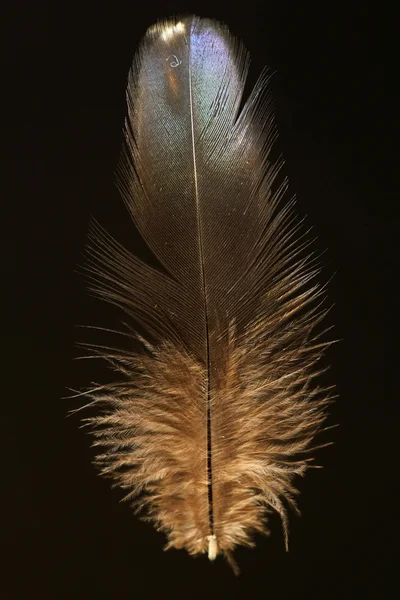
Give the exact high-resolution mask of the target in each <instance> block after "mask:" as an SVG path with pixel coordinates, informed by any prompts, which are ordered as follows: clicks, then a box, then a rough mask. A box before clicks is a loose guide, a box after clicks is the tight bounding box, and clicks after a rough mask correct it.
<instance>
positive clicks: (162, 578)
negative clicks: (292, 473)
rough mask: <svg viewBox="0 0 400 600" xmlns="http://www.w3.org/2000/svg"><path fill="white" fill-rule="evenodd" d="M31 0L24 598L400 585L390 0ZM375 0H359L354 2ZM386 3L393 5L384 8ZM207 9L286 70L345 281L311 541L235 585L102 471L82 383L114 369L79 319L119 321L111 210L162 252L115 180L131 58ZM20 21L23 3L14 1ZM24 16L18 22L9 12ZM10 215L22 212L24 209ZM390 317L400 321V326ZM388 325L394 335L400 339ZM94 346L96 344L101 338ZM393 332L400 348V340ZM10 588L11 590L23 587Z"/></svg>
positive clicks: (332, 265)
mask: <svg viewBox="0 0 400 600" xmlns="http://www.w3.org/2000/svg"><path fill="white" fill-rule="evenodd" d="M345 4H346V5H344V4H343V6H341V5H339V6H338V5H337V3H329V2H328V3H315V4H314V3H297V2H296V3H295V2H293V3H292V2H287V1H280V2H275V3H268V2H260V3H259V4H253V5H252V4H249V3H245V2H244V3H241V5H238V6H237V8H235V7H234V3H227V4H226V6H224V4H223V3H217V2H214V3H210V4H209V5H206V4H205V3H204V2H202V3H199V2H189V1H187V2H171V3H165V4H164V3H158V4H157V3H155V2H140V3H139V2H123V1H121V0H115V1H114V2H104V3H103V4H102V3H101V2H98V3H97V2H96V3H94V2H83V3H77V2H64V1H61V2H57V3H53V7H52V8H51V10H49V9H48V8H46V6H45V4H44V3H40V2H39V3H34V2H32V3H29V2H28V1H26V2H14V3H13V6H12V7H11V9H9V12H10V15H8V14H7V15H5V16H4V19H3V27H4V28H5V35H3V37H2V45H3V46H4V50H2V53H1V56H0V60H1V68H2V78H1V79H2V83H3V86H2V92H1V94H2V99H3V101H5V108H3V111H2V126H3V131H2V142H3V143H2V146H3V151H4V153H3V156H2V162H1V166H2V167H4V174H3V177H2V186H1V187H2V207H3V211H5V215H6V219H4V220H3V222H4V225H5V227H4V233H3V237H2V241H3V242H5V249H4V251H3V253H2V264H1V266H2V281H4V288H3V293H2V299H3V300H5V303H6V304H5V309H4V310H3V326H2V349H3V356H4V358H3V361H2V365H3V366H4V372H3V381H4V386H3V399H2V411H1V412H2V441H4V449H3V452H2V473H3V477H2V480H3V489H4V490H5V496H6V497H7V498H8V499H9V500H10V502H9V504H8V505H7V508H6V509H5V510H4V511H3V519H2V526H1V529H2V532H3V535H2V538H3V539H4V542H3V550H4V551H5V552H6V553H7V555H8V557H9V558H10V559H11V563H10V566H7V570H6V579H3V587H4V586H5V590H3V591H4V594H2V597H4V598H28V597H31V596H36V595H37V597H39V598H54V599H56V598H57V599H58V598H103V597H104V598H123V597H124V598H125V597H132V598H133V597H138V598H141V597H145V598H158V597H163V598H177V599H180V598H214V597H215V598H217V597H219V598H229V599H232V598H248V597H252V595H255V594H257V596H258V597H266V598H267V597H272V596H279V598H281V599H282V600H283V599H286V598H295V597H296V598H307V599H311V598H358V597H360V598H361V597H364V595H366V593H367V592H368V591H371V590H372V591H376V592H379V597H381V598H387V597H388V591H387V590H388V589H389V588H388V586H389V582H390V580H391V579H393V576H394V573H393V569H394V545H395V544H394V537H395V534H394V524H395V523H396V521H397V505H396V504H395V502H394V488H395V484H396V482H397V484H398V468H397V466H396V462H395V460H394V459H395V457H396V454H397V442H396V416H395V410H396V405H397V402H396V397H395V396H394V395H391V394H390V393H389V390H388V387H387V386H388V379H389V377H388V375H387V374H385V372H386V373H388V371H389V369H388V368H385V365H387V364H388V363H389V353H390V354H392V349H391V348H390V339H392V337H394V334H393V336H392V334H391V331H392V328H393V327H394V325H395V319H393V317H390V314H394V313H390V310H389V308H386V306H387V300H386V295H387V296H389V294H387V290H388V289H390V288H391V287H392V288H393V290H394V284H393V285H392V286H391V284H389V283H388V282H386V280H385V272H386V273H389V272H390V273H392V278H393V277H395V270H394V268H393V266H392V265H390V264H389V263H390V261H391V260H393V259H392V256H393V254H392V253H390V252H389V249H388V248H387V249H385V246H387V240H388V239H389V238H391V239H395V237H394V238H393V236H392V235H390V234H389V228H390V226H391V225H392V224H393V223H394V224H395V223H396V221H395V217H394V215H393V212H392V206H391V205H392V203H393V201H394V199H395V194H396V192H394V191H392V190H395V189H396V188H395V186H394V183H395V181H394V180H395V144H394V135H393V134H392V132H393V129H394V127H395V125H396V123H395V112H396V111H397V108H396V95H395V85H396V77H395V58H394V40H395V35H394V32H395V29H394V27H393V26H392V22H393V21H394V19H393V18H392V17H391V15H390V14H384V10H383V9H382V14H380V12H379V10H378V9H377V8H376V7H373V6H372V5H370V4H369V3H367V4H368V6H364V4H361V3H360V4H359V5H358V4H357V6H355V5H354V6H352V5H351V4H352V3H350V4H347V3H345ZM353 4H356V3H353ZM372 4H373V3H372ZM182 12H184V13H191V12H194V13H196V14H198V15H200V16H208V17H215V18H218V19H220V20H222V21H224V22H226V23H227V24H228V26H229V27H230V28H231V31H232V32H233V33H234V34H236V35H237V36H238V37H240V38H241V39H242V40H243V41H244V43H245V45H246V46H247V48H248V50H249V51H250V53H251V58H252V64H251V72H250V79H249V83H250V85H249V87H250V86H251V85H253V84H254V82H255V81H256V79H257V75H258V74H259V72H260V70H261V69H262V67H263V66H264V65H265V64H268V65H269V66H270V67H271V68H272V69H273V70H276V74H275V75H274V77H273V81H272V88H273V96H274V99H275V106H276V117H277V122H278V127H279V131H280V139H279V142H278V146H279V150H280V151H282V152H283V153H284V156H285V158H286V163H287V164H286V173H287V174H288V175H289V177H290V181H291V189H292V191H293V192H296V193H297V198H298V210H299V213H300V214H301V215H305V214H307V215H308V222H309V223H310V224H312V225H313V226H314V231H315V233H316V234H317V236H318V239H319V242H318V244H319V247H320V248H321V249H326V253H325V255H324V258H323V261H324V276H325V277H326V278H330V277H331V276H332V275H333V274H334V273H336V275H335V277H334V279H333V280H332V282H331V283H330V285H329V300H330V302H331V303H335V307H334V309H333V310H332V312H331V314H330V316H329V317H328V321H329V323H334V324H335V331H334V334H333V335H334V336H335V337H336V338H341V339H342V341H341V342H340V343H339V344H338V345H336V346H335V347H334V348H332V350H331V351H330V352H329V355H328V359H329V362H331V364H332V369H331V371H330V374H329V376H328V381H330V382H335V383H336V384H337V388H338V394H339V399H338V400H337V403H336V405H335V406H334V407H333V408H332V410H331V417H330V424H333V423H339V424H340V426H339V428H337V429H335V430H333V432H332V433H331V436H330V437H331V438H332V439H333V440H334V442H335V444H334V445H333V446H331V447H329V448H327V449H324V450H322V451H321V452H320V453H319V455H318V461H319V463H320V464H322V465H324V469H322V470H313V471H311V472H309V474H307V476H306V479H305V480H304V481H302V482H300V484H299V485H300V488H301V491H302V496H301V499H300V508H301V510H302V513H303V516H302V518H301V519H298V518H296V517H295V516H294V515H292V516H291V538H290V552H289V553H288V554H286V553H285V551H284V547H283V539H282V535H281V531H280V526H279V523H278V519H275V520H274V521H273V535H272V537H271V538H270V539H258V540H257V549H256V550H252V551H251V550H240V551H239V552H238V555H237V557H238V560H239V563H240V566H241V569H242V574H241V576H240V577H239V578H235V577H234V576H233V575H232V574H231V572H230V570H229V568H228V567H227V566H226V565H225V564H224V562H223V561H222V560H218V561H217V562H216V564H213V565H210V564H209V563H208V561H207V559H205V558H204V559H198V560H194V559H192V558H190V557H189V556H188V555H187V554H186V553H185V552H177V551H169V552H163V551H162V547H163V544H164V539H163V536H162V535H161V534H158V533H157V532H156V531H155V530H154V529H153V528H152V526H150V525H148V524H145V523H142V522H140V521H138V520H137V519H136V517H134V516H133V514H132V512H131V510H130V508H129V506H128V505H126V504H121V503H119V499H120V498H121V497H122V493H121V492H120V491H119V490H111V489H110V485H109V482H108V481H106V480H102V479H100V478H99V477H98V476H97V475H96V473H95V470H94V468H93V467H92V465H91V460H92V458H93V451H92V449H91V448H90V443H91V440H90V438H89V437H88V436H87V435H86V434H85V432H84V430H82V429H79V424H80V422H79V418H78V416H75V417H71V418H67V419H66V418H65V416H66V413H67V411H68V409H69V408H73V407H76V406H77V403H76V402H75V403H74V401H71V400H61V397H62V396H64V395H66V394H67V393H68V390H67V387H72V388H79V387H80V386H83V385H85V384H87V383H88V382H90V380H91V379H92V378H93V379H96V378H101V377H103V378H104V377H107V375H104V368H103V367H102V366H100V365H89V364H88V363H86V362H84V361H81V362H79V361H78V362H77V361H73V358H74V357H75V356H77V355H78V354H79V352H80V351H79V350H78V349H77V348H76V345H75V344H76V342H77V341H83V340H84V339H88V334H87V333H86V332H85V330H83V331H82V330H81V329H80V328H78V327H77V326H78V325H79V324H97V325H109V326H112V325H114V326H117V325H118V319H119V315H118V314H116V313H114V312H113V311H112V310H111V309H110V308H108V307H106V306H104V305H103V304H101V303H100V302H96V301H94V300H93V299H91V298H90V297H89V296H88V294H87V293H86V292H85V287H84V281H83V278H82V277H81V276H80V275H79V274H77V272H76V271H77V269H78V265H80V264H82V262H83V253H84V246H85V239H86V233H87V228H88V221H89V218H90V215H94V216H96V217H97V218H98V219H99V220H100V222H101V223H102V224H103V225H104V226H106V227H107V229H108V230H109V231H110V232H111V233H113V234H114V235H116V236H117V237H119V239H121V240H122V241H123V242H124V243H127V245H129V247H130V248H131V249H132V250H134V251H136V252H138V253H139V254H140V255H141V253H144V252H145V249H144V247H143V243H142V242H141V241H140V239H139V238H138V236H137V233H136V232H135V230H134V229H133V228H132V226H131V224H130V223H129V221H128V217H127V215H126V213H125V211H124V208H123V207H122V202H121V201H120V199H119V196H118V192H117V191H116V189H115V187H114V171H115V168H116V164H117V160H118V155H119V151H120V147H121V143H122V134H121V128H122V124H123V119H124V115H125V96H124V94H125V84H126V77H127V73H128V69H129V67H130V63H131V59H132V56H133V54H134V52H135V50H136V48H137V46H138V43H139V40H140V38H141V36H142V35H143V34H144V32H145V30H146V29H147V27H148V26H150V25H151V24H152V23H154V22H155V21H156V20H157V19H158V18H160V17H168V16H171V15H173V14H180V13H182ZM11 13H12V14H11ZM9 16H10V17H11V18H10V19H9V18H8V17H9ZM3 214H4V213H3ZM384 323H385V326H384ZM385 328H386V331H388V339H387V340H386V343H384V339H383V331H384V329H385ZM90 341H93V336H92V335H91V337H90ZM393 345H394V344H393ZM5 582H6V583H5Z"/></svg>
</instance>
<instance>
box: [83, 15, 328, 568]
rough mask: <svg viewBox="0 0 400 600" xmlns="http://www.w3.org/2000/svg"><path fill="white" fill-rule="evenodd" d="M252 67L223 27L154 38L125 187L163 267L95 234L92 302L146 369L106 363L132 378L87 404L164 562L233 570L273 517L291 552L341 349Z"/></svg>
mask: <svg viewBox="0 0 400 600" xmlns="http://www.w3.org/2000/svg"><path fill="white" fill-rule="evenodd" d="M248 64H249V61H248V56H247V53H246V51H245V49H244V48H243V46H242V45H241V44H240V43H239V42H237V41H236V40H235V39H234V38H233V37H231V35H230V33H229V31H228V30H227V28H226V27H225V26H224V25H222V24H220V23H218V22H215V21H212V20H206V19H199V18H197V17H188V18H184V19H182V20H175V21H174V20H171V21H167V22H163V23H159V24H157V25H155V26H154V27H152V28H151V29H150V30H149V31H148V32H147V34H146V36H145V39H144V41H143V43H142V46H141V48H140V51H139V53H138V54H137V56H136V59H135V61H134V65H133V68H132V71H131V73H130V76H129V84H128V90H127V105H128V116H127V119H126V125H125V148H124V152H123V156H122V159H121V166H120V170H119V186H120V189H121V192H122V196H123V198H124V201H125V204H126V207H127V209H128V211H129V213H130V216H131V217H132V219H133V221H134V223H135V225H136V227H137V229H138V230H139V232H140V234H141V236H142V237H143V239H144V240H145V242H146V244H147V245H148V247H149V248H150V250H151V251H152V253H153V254H154V256H155V257H156V259H157V260H158V262H159V265H160V266H159V268H155V267H153V266H150V265H149V264H147V263H145V262H143V261H142V260H140V259H139V258H137V257H136V256H135V255H133V254H131V253H130V252H129V251H127V250H126V249H125V248H124V247H122V246H121V245H120V244H119V243H118V242H117V241H116V240H114V239H113V238H112V237H111V236H110V235H109V234H108V233H106V231H105V230H104V229H102V227H100V226H99V225H98V224H96V223H95V224H93V226H92V229H91V232H90V242H89V263H88V269H89V271H90V274H91V284H90V285H91V289H92V290H94V291H95V292H96V294H98V295H99V296H100V297H102V298H103V299H105V300H106V301H108V302H111V303H113V304H115V305H117V306H119V307H120V308H121V309H122V310H123V311H124V312H125V313H126V314H127V315H128V316H129V318H130V319H131V320H132V322H134V323H136V327H139V329H140V330H143V331H145V332H146V333H145V334H144V335H143V336H142V337H140V336H139V335H136V338H138V339H140V340H141V342H142V345H143V346H142V347H143V350H142V351H141V352H133V350H132V351H129V350H120V351H117V350H105V349H102V348H97V349H96V351H95V353H96V355H103V356H104V358H106V359H107V360H108V361H109V362H110V363H111V365H112V366H113V368H114V369H115V370H116V371H117V372H118V373H119V374H120V376H121V380H120V381H117V382H115V383H111V384H108V385H104V386H100V387H96V388H94V389H92V390H88V391H87V392H86V395H87V396H88V397H89V398H90V399H91V400H92V403H93V404H94V405H95V406H99V407H100V408H101V410H99V412H98V413H97V414H96V416H94V417H91V418H89V419H86V421H87V423H88V425H90V426H92V428H93V435H94V436H95V445H96V446H99V447H100V448H101V450H100V452H101V453H100V454H99V455H98V456H97V458H96V462H97V463H98V465H99V467H100V469H101V473H102V474H103V475H106V476H109V477H111V478H112V479H113V480H114V482H115V484H116V485H118V486H120V487H121V488H123V489H124V490H125V491H126V496H125V497H126V499H128V500H130V501H132V503H133V505H134V506H135V507H136V508H137V509H138V510H139V511H142V513H143V514H144V517H145V518H147V519H150V520H152V521H153V523H154V524H155V525H156V527H157V529H158V530H161V531H163V532H164V533H165V534H166V536H167V539H168V544H167V548H172V547H173V548H184V549H186V550H187V551H188V552H189V553H190V554H191V555H198V554H201V553H208V556H209V558H210V559H211V560H213V559H214V558H215V557H216V556H217V555H219V554H222V555H224V556H225V557H226V558H227V559H228V561H229V562H230V563H231V565H232V566H233V568H234V569H236V567H235V562H234V560H233V556H232V552H233V550H234V549H235V547H237V546H238V545H247V546H252V545H253V540H254V536H255V534H256V533H264V534H267V533H268V519H269V516H270V513H271V512H272V511H275V512H277V513H278V514H279V515H280V517H281V519H282V523H283V529H284V536H285V543H286V546H287V543H288V516H287V511H288V508H290V507H291V508H293V509H295V510H296V511H297V504H296V495H297V491H296V486H295V481H296V477H297V476H302V475H303V474H304V473H305V471H306V470H307V468H308V467H310V466H311V462H312V457H311V455H310V452H311V450H312V449H313V440H314V438H315V436H316V434H317V433H318V432H319V431H320V430H321V425H322V423H323V422H324V420H325V418H326V407H327V404H328V402H329V401H330V394H329V391H328V390H326V389H321V388H320V387H319V386H318V385H317V384H316V383H314V380H315V378H316V376H317V375H318V374H319V373H320V372H321V369H319V368H318V361H319V360H320V358H321V356H322V354H323V352H324V349H325V347H326V346H327V343H325V342H320V341H319V336H320V335H321V334H318V333H316V325H317V324H319V323H320V321H321V320H322V319H323V317H324V316H325V313H326V310H325V309H324V308H323V299H324V291H323V287H322V286H321V285H320V284H319V283H318V282H317V281H316V279H315V278H316V275H317V273H318V272H319V268H318V265H317V262H316V259H315V258H314V256H313V254H312V252H311V251H309V250H307V249H308V248H309V245H310V240H309V239H308V235H307V232H306V233H304V232H303V230H302V224H301V223H299V222H298V220H297V218H296V215H295V214H294V211H293V207H294V202H293V201H290V202H285V201H284V195H285V192H286V189H287V181H286V180H283V181H282V182H281V183H280V184H277V183H276V180H277V175H278V173H279V171H280V167H281V162H278V163H276V162H274V161H272V159H271V148H272V144H273V142H274V140H275V137H276V130H275V126H274V123H273V117H272V113H271V100H270V95H269V93H268V92H266V89H267V86H268V76H267V74H266V73H263V74H262V75H261V77H260V79H259V81H258V83H257V84H256V86H255V88H254V90H253V91H252V93H251V94H250V96H249V98H248V100H247V102H246V103H245V104H244V106H243V107H242V108H241V102H242V96H243V89H244V85H245V80H246V74H247V70H248ZM129 335H131V334H129ZM133 337H134V334H132V339H133ZM132 345H133V344H132Z"/></svg>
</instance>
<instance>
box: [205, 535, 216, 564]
mask: <svg viewBox="0 0 400 600" xmlns="http://www.w3.org/2000/svg"><path fill="white" fill-rule="evenodd" d="M207 541H208V558H209V560H215V559H216V557H217V553H218V543H217V536H216V535H208V536H207Z"/></svg>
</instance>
